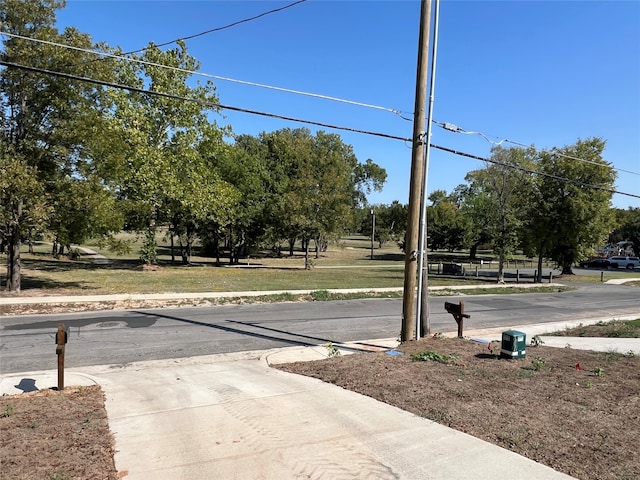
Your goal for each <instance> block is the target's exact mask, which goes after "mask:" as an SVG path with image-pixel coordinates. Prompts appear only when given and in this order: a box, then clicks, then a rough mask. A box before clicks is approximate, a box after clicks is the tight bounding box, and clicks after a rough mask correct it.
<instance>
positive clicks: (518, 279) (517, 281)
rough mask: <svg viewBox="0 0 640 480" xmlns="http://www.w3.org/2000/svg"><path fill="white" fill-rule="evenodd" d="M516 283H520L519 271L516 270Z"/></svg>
mask: <svg viewBox="0 0 640 480" xmlns="http://www.w3.org/2000/svg"><path fill="white" fill-rule="evenodd" d="M516 283H520V269H518V268H516Z"/></svg>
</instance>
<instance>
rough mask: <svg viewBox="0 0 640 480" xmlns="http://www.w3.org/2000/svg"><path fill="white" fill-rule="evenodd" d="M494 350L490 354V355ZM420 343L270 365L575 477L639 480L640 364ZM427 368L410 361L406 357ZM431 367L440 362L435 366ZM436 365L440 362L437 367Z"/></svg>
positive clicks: (537, 350)
mask: <svg viewBox="0 0 640 480" xmlns="http://www.w3.org/2000/svg"><path fill="white" fill-rule="evenodd" d="M490 347H493V352H492V351H491V350H490ZM498 350H499V343H498V342H495V343H494V344H493V345H491V346H490V345H487V344H479V343H475V342H472V341H470V340H462V339H450V338H429V339H424V340H421V341H419V342H408V343H407V344H404V345H402V346H401V347H399V348H398V351H401V352H402V353H403V354H402V355H397V356H393V355H389V354H386V353H370V354H360V355H348V356H340V357H333V358H329V359H327V360H322V361H316V362H304V363H302V362H300V363H292V364H284V365H278V366H277V368H279V369H281V370H285V371H287V372H292V373H299V374H302V375H307V376H311V377H315V378H319V379H321V380H323V381H325V382H329V383H333V384H336V385H338V386H341V387H343V388H345V389H347V390H352V391H355V392H358V393H361V394H364V395H367V396H369V397H372V398H375V399H377V400H379V401H382V402H385V403H388V404H390V405H394V406H396V407H399V408H401V409H403V410H407V411H409V412H413V413H415V414H416V415H419V416H422V417H426V418H429V419H431V420H434V421H436V422H438V423H441V424H443V425H446V426H449V427H452V428H455V429H457V430H460V431H463V432H466V433H468V434H470V435H473V436H475V437H478V438H481V439H483V440H486V441H489V442H491V443H494V444H496V445H499V446H501V447H504V448H506V449H509V450H512V451H514V452H517V453H519V454H521V455H524V456H525V457H528V458H530V459H532V460H534V461H536V462H540V463H543V464H545V465H548V466H550V467H551V468H553V469H555V470H558V471H561V472H564V473H566V474H569V475H572V476H574V477H577V478H580V479H585V480H586V479H593V480H596V479H598V480H602V479H636V478H640V447H639V446H638V441H637V434H638V431H640V357H631V356H625V355H621V354H612V353H596V352H589V351H580V350H572V349H558V348H551V347H544V346H539V347H527V357H526V358H524V359H516V360H512V359H500V358H499V355H498V353H499V352H498ZM424 352H433V353H430V354H426V355H423V357H425V358H427V359H428V360H426V361H415V360H412V358H411V355H412V354H418V353H424ZM438 360H440V361H438ZM442 361H444V362H447V361H449V362H448V363H441V362H442Z"/></svg>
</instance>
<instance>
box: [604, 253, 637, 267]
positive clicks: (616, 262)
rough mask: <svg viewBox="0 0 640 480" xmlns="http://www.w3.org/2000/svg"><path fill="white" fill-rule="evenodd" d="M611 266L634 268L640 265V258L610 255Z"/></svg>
mask: <svg viewBox="0 0 640 480" xmlns="http://www.w3.org/2000/svg"><path fill="white" fill-rule="evenodd" d="M609 262H610V265H611V268H626V269H629V270H633V269H634V268H638V267H640V258H638V257H622V256H616V257H609Z"/></svg>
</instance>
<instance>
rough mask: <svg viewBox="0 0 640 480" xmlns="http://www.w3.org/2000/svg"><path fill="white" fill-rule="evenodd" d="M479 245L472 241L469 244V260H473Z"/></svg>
mask: <svg viewBox="0 0 640 480" xmlns="http://www.w3.org/2000/svg"><path fill="white" fill-rule="evenodd" d="M479 246H480V243H479V242H478V243H474V244H473V245H471V250H469V258H470V259H471V260H475V259H476V255H477V254H478V247H479Z"/></svg>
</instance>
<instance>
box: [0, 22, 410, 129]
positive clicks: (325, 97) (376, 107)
mask: <svg viewBox="0 0 640 480" xmlns="http://www.w3.org/2000/svg"><path fill="white" fill-rule="evenodd" d="M0 35H6V36H8V37H12V38H19V39H21V40H27V41H31V42H36V43H42V44H44V45H50V46H54V47H62V48H66V49H69V50H75V51H78V52H83V53H89V54H93V55H102V56H103V57H107V58H114V59H117V60H125V61H128V62H133V63H139V64H141V65H148V66H151V67H157V68H164V69H167V70H172V71H176V72H181V73H188V74H190V75H198V76H201V77H204V78H212V79H215V80H223V81H226V82H232V83H239V84H242V85H249V86H252V87H260V88H266V89H270V90H276V91H280V92H285V93H292V94H296V95H303V96H307V97H313V98H319V99H322V100H330V101H333V102H339V103H346V104H349V105H354V106H358V107H365V108H371V109H374V110H382V111H386V112H389V113H393V114H394V115H397V116H399V117H400V118H402V119H403V120H409V119H408V118H405V117H404V116H403V115H402V114H403V113H406V112H402V111H401V110H396V109H393V108H389V107H382V106H380V105H372V104H369V103H363V102H357V101H355V100H347V99H344V98H338V97H331V96H328V95H322V94H319V93H311V92H304V91H302V90H293V89H290V88H284V87H276V86H273V85H266V84H264V83H256V82H249V81H246V80H238V79H235V78H229V77H222V76H220V75H212V74H210V73H203V72H197V71H195V70H188V69H185V68H180V67H172V66H170V65H162V64H160V63H154V62H148V61H146V60H142V59H138V58H131V57H123V56H121V55H116V54H113V53H107V52H97V51H95V50H90V49H88V48H81V47H75V46H73V45H64V44H62V43H56V42H51V41H49V40H41V39H37V38H31V37H25V36H22V35H17V34H15V33H9V32H3V31H0Z"/></svg>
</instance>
